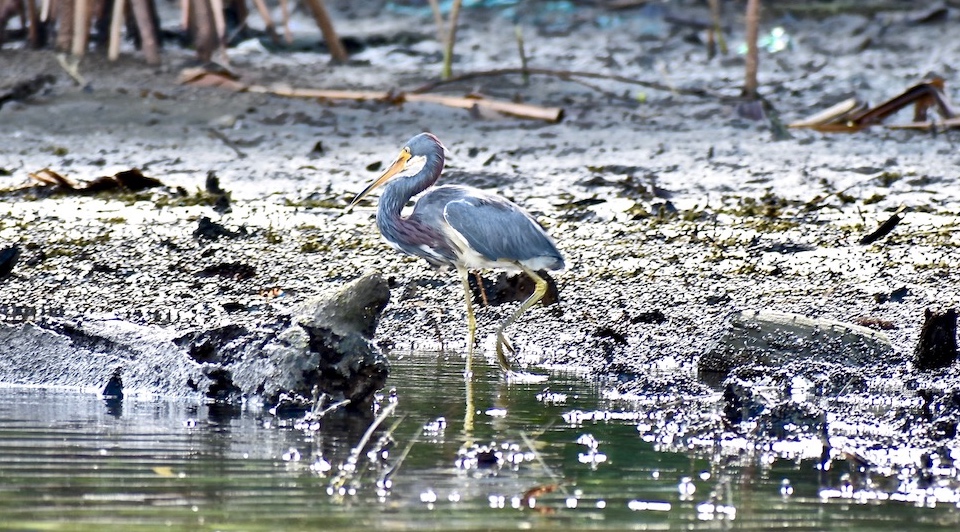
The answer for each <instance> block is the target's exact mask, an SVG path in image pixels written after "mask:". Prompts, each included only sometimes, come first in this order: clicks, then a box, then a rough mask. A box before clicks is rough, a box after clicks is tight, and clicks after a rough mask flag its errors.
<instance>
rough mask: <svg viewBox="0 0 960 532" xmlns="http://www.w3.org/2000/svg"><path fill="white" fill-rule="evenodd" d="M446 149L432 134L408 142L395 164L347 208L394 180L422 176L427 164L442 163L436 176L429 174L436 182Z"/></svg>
mask: <svg viewBox="0 0 960 532" xmlns="http://www.w3.org/2000/svg"><path fill="white" fill-rule="evenodd" d="M445 149H446V148H444V147H443V144H440V139H438V138H437V137H435V136H434V135H432V134H430V133H420V134H419V135H417V136H415V137H413V138H412V139H410V140H408V141H407V144H406V145H405V146H404V147H403V149H402V150H400V154H399V155H397V158H396V159H394V161H393V163H391V164H390V166H389V167H387V169H386V170H384V172H383V173H382V174H381V175H380V177H378V178H377V179H376V180H375V181H374V182H373V183H370V184H369V185H368V186H367V188H365V189H363V191H362V192H360V193H359V194H357V197H355V198H353V201H351V202H350V206H349V207H347V208H348V209H349V208H351V207H353V206H354V205H356V204H357V202H359V201H360V200H362V199H363V198H364V197H365V196H366V195H367V194H369V193H371V192H373V191H374V190H375V189H377V188H379V187H380V186H381V185H384V184H386V183H388V182H389V181H391V180H393V179H399V178H402V177H410V176H416V175H419V174H421V173H422V172H423V171H424V168H425V167H426V166H427V163H430V162H433V163H434V164H436V163H437V162H439V163H441V164H439V168H438V169H437V170H436V176H434V175H433V174H430V173H428V174H427V175H428V176H430V177H433V178H434V180H436V177H438V176H439V175H440V169H442V168H443V165H442V161H443V152H444V150H445ZM431 184H432V183H431ZM427 186H429V185H427Z"/></svg>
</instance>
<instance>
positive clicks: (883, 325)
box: [854, 316, 897, 331]
mask: <svg viewBox="0 0 960 532" xmlns="http://www.w3.org/2000/svg"><path fill="white" fill-rule="evenodd" d="M854 321H855V322H856V324H857V325H862V326H864V327H869V328H871V329H876V330H878V331H892V330H894V329H896V328H897V325H896V324H895V323H893V322H892V321H890V320H885V319H881V318H875V317H873V316H864V317H861V318H857V319H856V320H854Z"/></svg>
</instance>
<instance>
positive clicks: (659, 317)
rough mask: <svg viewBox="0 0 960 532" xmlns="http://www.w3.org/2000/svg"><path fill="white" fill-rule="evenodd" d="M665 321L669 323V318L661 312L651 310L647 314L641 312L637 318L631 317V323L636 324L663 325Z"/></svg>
mask: <svg viewBox="0 0 960 532" xmlns="http://www.w3.org/2000/svg"><path fill="white" fill-rule="evenodd" d="M665 321H667V317H666V316H665V315H664V314H663V312H662V311H660V310H649V311H646V312H641V313H640V314H637V315H636V316H631V317H630V323H634V324H636V323H647V324H655V323H663V322H665Z"/></svg>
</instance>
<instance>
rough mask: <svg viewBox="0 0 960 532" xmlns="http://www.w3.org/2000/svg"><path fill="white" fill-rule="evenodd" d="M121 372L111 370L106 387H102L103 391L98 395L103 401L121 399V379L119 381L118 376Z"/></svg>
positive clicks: (119, 370)
mask: <svg viewBox="0 0 960 532" xmlns="http://www.w3.org/2000/svg"><path fill="white" fill-rule="evenodd" d="M121 373H122V370H121V369H120V368H117V369H115V370H113V375H111V376H110V380H108V381H107V384H106V386H104V387H103V391H102V392H100V395H102V396H103V398H104V399H123V379H121V377H120V374H121Z"/></svg>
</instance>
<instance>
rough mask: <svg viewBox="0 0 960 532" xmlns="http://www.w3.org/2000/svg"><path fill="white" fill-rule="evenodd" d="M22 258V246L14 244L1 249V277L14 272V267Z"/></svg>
mask: <svg viewBox="0 0 960 532" xmlns="http://www.w3.org/2000/svg"><path fill="white" fill-rule="evenodd" d="M19 259H20V246H18V245H16V244H14V245H12V246H7V247H5V248H3V249H2V250H0V279H2V278H4V277H6V276H8V275H10V274H11V273H13V267H14V266H16V265H17V260H19Z"/></svg>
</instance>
